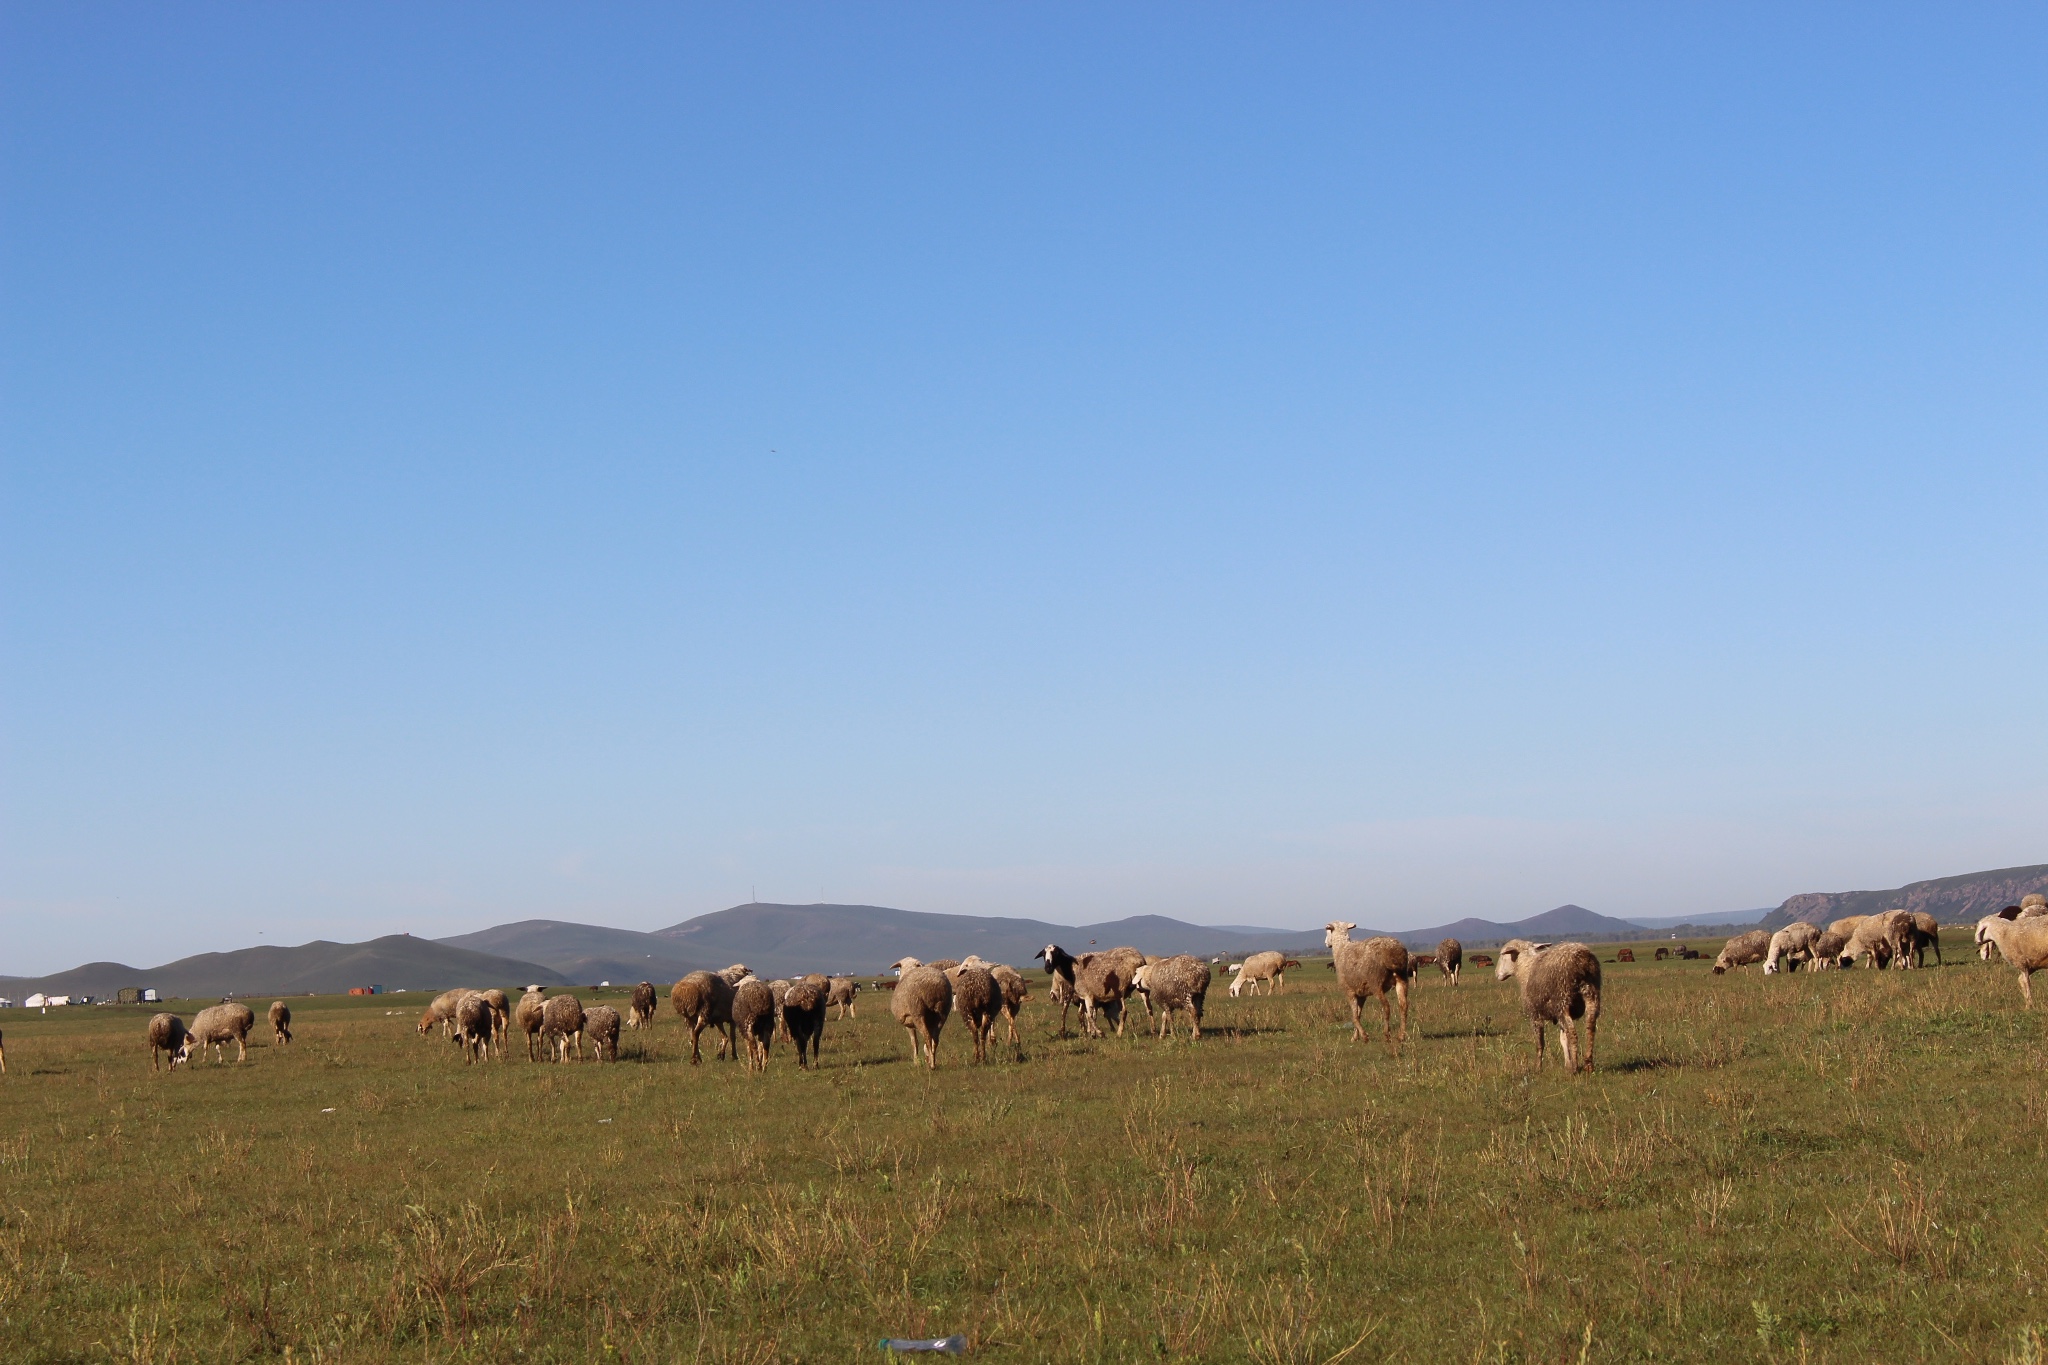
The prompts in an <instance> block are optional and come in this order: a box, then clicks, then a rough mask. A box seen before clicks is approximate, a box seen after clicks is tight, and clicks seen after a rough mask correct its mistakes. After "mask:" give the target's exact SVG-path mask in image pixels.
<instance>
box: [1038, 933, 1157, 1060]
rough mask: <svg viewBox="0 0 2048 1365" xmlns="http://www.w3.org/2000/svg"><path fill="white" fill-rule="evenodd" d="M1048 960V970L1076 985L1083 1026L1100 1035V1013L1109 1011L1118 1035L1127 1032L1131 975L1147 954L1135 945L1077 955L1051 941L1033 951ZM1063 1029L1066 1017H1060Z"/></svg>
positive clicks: (1092, 1033)
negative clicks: (1098, 1018) (1126, 1014)
mask: <svg viewBox="0 0 2048 1365" xmlns="http://www.w3.org/2000/svg"><path fill="white" fill-rule="evenodd" d="M1032 956H1033V957H1035V958H1043V959H1044V960H1045V970H1046V971H1047V972H1049V973H1051V974H1052V975H1054V976H1057V977H1059V978H1060V979H1062V980H1064V981H1065V982H1066V983H1067V985H1068V986H1070V987H1072V988H1073V992H1074V998H1075V1000H1076V1001H1077V1002H1078V1003H1079V1004H1080V1006H1081V1027H1082V1029H1083V1031H1085V1032H1086V1033H1087V1034H1088V1036H1089V1037H1091V1038H1100V1037H1101V1036H1102V1028H1101V1026H1100V1025H1099V1024H1098V1023H1097V1022H1096V1018H1095V1016H1096V1013H1097V1011H1101V1012H1103V1013H1105V1014H1108V1015H1109V1016H1110V1017H1111V1018H1112V1019H1114V1020H1115V1022H1116V1032H1117V1036H1118V1037H1122V1036H1123V1032H1124V999H1125V997H1126V996H1128V995H1129V994H1130V993H1131V975H1132V973H1133V972H1135V971H1137V969H1138V968H1139V967H1140V966H1142V965H1144V960H1145V957H1144V954H1143V953H1140V952H1138V951H1137V949H1135V948H1112V949H1110V950H1109V951H1107V952H1102V953H1084V954H1082V955H1081V956H1080V957H1075V956H1074V955H1073V954H1071V953H1069V952H1068V951H1067V950H1066V949H1064V948H1062V947H1060V946H1059V945H1058V944H1057V943H1048V944H1046V945H1045V947H1043V948H1040V949H1039V950H1038V951H1037V952H1035V953H1033V954H1032ZM1060 1027H1061V1032H1062V1033H1064V1032H1065V1031H1066V1016H1065V1015H1064V1014H1062V1015H1061V1016H1060Z"/></svg>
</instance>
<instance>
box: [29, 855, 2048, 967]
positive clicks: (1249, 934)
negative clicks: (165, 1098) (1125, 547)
mask: <svg viewBox="0 0 2048 1365" xmlns="http://www.w3.org/2000/svg"><path fill="white" fill-rule="evenodd" d="M2034 891H2048V864H2042V865H2039V866H2034V867H2014V868H2003V869H2000V870H1997V871H1993V872H1974V873H1967V874H1965V875H1963V876H1959V877H1943V878H1939V879H1937V880H1934V881H1925V882H1914V883H1912V884H1911V885H1909V886H1903V887H1900V888H1898V889H1897V890H1893V891H1843V892H1826V893H1810V894H1806V895H1799V896H1793V897H1791V898H1790V899H1789V900H1787V901H1785V903H1784V904H1783V905H1781V906H1779V907H1778V908H1777V909H1776V910H1774V911H1771V912H1770V913H1769V914H1768V915H1764V916H1763V917H1762V923H1763V925H1764V926H1765V927H1767V928H1777V927H1779V926H1782V925H1783V924H1785V923H1787V922H1789V921H1790V920H1792V919H1795V918H1796V919H1804V920H1808V921H1811V922H1814V923H1824V922H1826V921H1827V920H1830V919H1835V918H1839V917H1840V916H1842V915H1850V914H1862V913H1867V912H1869V911H1872V910H1888V909H1891V908H1893V907H1894V906H1901V907H1904V908H1906V909H1910V910H1926V911H1928V912H1929V913H1931V914H1933V915H1935V916H1936V917H1937V918H1939V919H1941V920H1943V921H1944V922H1949V923H1953V922H1955V921H1958V920H1963V921H1968V920H1973V919H1975V918H1977V917H1978V916H1980V915H1984V914H1988V913H1990V912H1991V911H1992V910H1996V909H1997V908H1998V907H1999V906H2001V905H2009V904H2012V903H2014V902H2016V901H2018V900H2019V899H2020V898H2021V897H2022V896H2025V895H2027V894H2029V893H2030V892H2034ZM1759 913H1760V912H1757V911H1748V912H1740V911H1732V912H1727V913H1725V914H1720V915H1707V916H1701V917H1699V918H1697V919H1694V920H1692V921H1691V922H1689V923H1684V924H1682V923H1680V922H1679V921H1677V920H1675V919H1671V918H1663V919H1652V920H1625V919H1616V918H1614V917H1613V916H1611V915H1601V914H1596V913H1595V912H1593V911H1591V910H1588V909H1586V908H1585V907H1584V906H1579V905H1560V906H1558V907H1557V908H1556V909H1554V910H1546V911H1544V912H1543V913H1542V914H1540V915H1531V916H1530V917H1528V918H1527V919H1521V920H1513V921H1508V922H1505V923H1503V922H1500V921H1496V920H1488V919H1478V918H1467V919H1461V920H1458V921H1456V922H1455V923H1452V924H1443V925H1437V926H1435V927H1433V928H1428V929H1408V930H1401V931H1396V932H1394V933H1393V934H1392V935H1391V936H1392V937H1394V938H1398V939H1400V940H1401V941H1402V942H1404V943H1406V944H1408V945H1409V946H1410V947H1414V948H1422V949H1425V950H1426V949H1428V948H1432V947H1434V946H1435V945H1436V943H1437V942H1438V941H1439V940H1441V939H1444V938H1455V939H1458V940H1460V941H1461V942H1463V943H1465V944H1466V945H1467V946H1488V945H1492V944H1497V943H1500V942H1502V941H1503V940H1506V939H1510V938H1529V939H1535V940H1538V941H1542V940H1545V939H1550V940H1555V939H1563V938H1577V939H1587V940H1596V941H1597V940H1608V941H1612V940H1616V939H1630V938H1642V937H1644V936H1646V935H1648V934H1653V933H1654V934H1657V935H1660V936H1661V935H1663V934H1667V933H1670V932H1672V931H1673V930H1674V929H1679V930H1683V929H1696V930H1698V931H1699V932H1697V933H1695V934H1693V935H1692V936H1693V937H1699V938H1705V937H1710V936H1713V935H1715V934H1718V933H1725V932H1729V931H1730V930H1732V929H1734V928H1736V927H1740V926H1742V925H1744V924H1747V923H1755V922H1756V919H1757V916H1758V915H1759ZM1380 932H1383V931H1380V930H1377V929H1373V928H1371V927H1369V926H1361V927H1360V928H1359V929H1357V930H1355V931H1354V936H1355V937H1359V938H1364V937H1369V936H1371V935H1374V934H1377V933H1380ZM1048 943H1057V944H1059V945H1060V946H1061V947H1063V948H1066V949H1067V950H1069V951H1070V952H1077V953H1078V952H1085V951H1086V950H1088V949H1089V948H1091V947H1102V948H1108V947H1113V946H1116V945H1119V944H1130V945H1132V946H1134V947H1136V948H1139V949H1141V950H1142V951H1144V952H1148V953H1194V954H1195V955H1197V956H1200V957H1216V956H1224V957H1230V958H1237V957H1241V956H1243V955H1244V954H1246V953H1251V952H1257V951H1259V950H1260V949H1265V948H1271V949H1276V950H1278V951H1280V952H1284V953H1290V954H1293V955H1295V956H1306V955H1309V954H1313V953H1319V952H1321V951H1323V934H1322V930H1321V929H1256V928H1249V927H1246V926H1243V925H1226V926H1217V925H1199V924H1188V923H1185V922H1183V921H1181V920H1177V919H1169V918H1167V917H1166V916H1163V915H1138V916H1134V917H1132V918H1129V919H1120V920H1109V921H1106V922H1104V923H1100V924H1084V925H1078V926H1076V925H1067V924H1050V923H1047V922H1045V921H1043V920H1034V919H1010V918H989V917H984V916H980V915H936V914H925V913H922V912H919V911H913V910H896V909H892V908H890V907H888V906H882V905H823V904H820V905H771V904H750V905H736V906H733V907H732V908H731V909H729V910H719V911H716V912H714V913H712V914H708V915H699V916H698V917H697V918H695V919H692V920H685V921H684V922H683V923H681V924H675V925H671V926H669V927H668V928H666V929H656V930H653V931H652V932H641V931H638V930H633V929H609V928H605V927H603V926H601V925H593V924H571V923H566V922H564V921H561V920H520V921H518V922H517V923H513V924H500V925H497V926H495V927H493V928H490V929H482V930H478V931H477V932H475V933H471V934H458V935H456V936H455V937H453V938H445V939H422V938H414V937H412V936H411V935H408V934H394V935H391V936H389V937H386V938H380V939H373V940H371V941H370V942H368V943H327V942H315V943H306V944H301V945H299V946H298V947H296V948H281V947H263V948H245V949H242V950H241V951H240V952H234V953H202V954H200V955H199V956H197V957H188V958H182V959H180V960H179V961H176V962H170V963H165V964H164V965H162V966H159V967H149V968H136V967H129V966H126V965H124V964H121V963H118V962H95V963H89V964H87V965H86V966H83V967H76V968H73V969H72V970H71V971H68V972H62V973H59V974H57V975H56V976H51V977H42V978H23V977H0V994H5V995H9V996H12V997H13V998H15V999H20V998H21V997H23V996H25V995H27V994H29V993H30V992H33V991H42V992H45V993H53V992H59V993H69V994H80V993H84V994H90V995H95V996H107V995H112V994H113V993H114V992H115V991H116V990H118V989H119V988H121V987H123V986H151V987H154V988H155V989H156V990H157V991H158V992H159V993H160V994H161V995H163V996H164V997H165V998H167V999H168V998H172V997H184V998H194V997H197V998H213V997H218V996H221V995H227V994H237V995H259V994H273V993H274V994H279V995H283V994H294V993H303V992H307V991H317V992H321V993H323V994H324V993H329V992H337V991H345V990H347V989H348V988H349V987H351V986H366V985H371V984H377V985H381V986H384V987H386V988H387V989H395V988H399V987H404V988H408V989H416V990H418V989H434V990H441V989H445V988H447V987H449V986H454V985H475V986H485V985H497V986H507V987H510V986H523V985H526V984H527V983H529V982H539V983H541V984H542V985H547V986H565V985H570V984H572V983H573V984H582V985H589V984H592V983H595V982H599V981H612V982H627V981H639V980H643V979H645V980H649V981H655V982H665V981H673V980H675V979H676V978H678V977H681V976H683V975H685V974H686V973H688V972H691V971H695V970H698V969H700V968H717V967H723V966H726V965H727V964H729V963H733V962H744V963H746V964H747V965H749V966H750V967H752V968H754V969H755V970H756V971H759V972H762V973H764V974H767V975H770V976H786V975H790V974H793V973H796V972H806V971H825V972H857V973H879V972H882V971H884V970H886V969H887V968H888V966H889V965H890V964H891V963H893V962H895V961H897V960H898V959H899V958H904V957H919V958H926V959H930V958H938V957H965V956H967V955H968V954H969V953H979V954H980V955H981V956H983V957H985V958H987V959H988V960H989V961H991V962H1008V963H1011V964H1013V965H1016V966H1020V967H1021V966H1024V965H1025V964H1027V963H1028V962H1030V960H1031V956H1032V954H1034V953H1036V952H1037V951H1038V950H1039V949H1040V948H1043V947H1044V946H1045V945H1046V944H1048Z"/></svg>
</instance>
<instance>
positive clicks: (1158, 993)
mask: <svg viewBox="0 0 2048 1365" xmlns="http://www.w3.org/2000/svg"><path fill="white" fill-rule="evenodd" d="M1211 979H1212V978H1211V975H1210V971H1209V964H1208V963H1206V962H1204V961H1202V960H1201V959H1200V958H1197V957H1190V956H1189V955H1188V954H1186V953H1182V954H1181V955H1180V956H1178V957H1169V958H1165V959H1163V960H1161V961H1158V962H1148V963H1146V964H1145V965H1144V966H1142V967H1140V968H1138V971H1137V974H1136V977H1135V978H1134V979H1133V981H1132V984H1133V986H1135V987H1136V988H1138V989H1139V990H1142V991H1143V992H1144V993H1145V998H1146V1000H1147V1002H1148V1003H1150V1004H1151V1005H1152V1006H1154V1007H1155V1008H1156V1009H1157V1010H1158V1011H1159V1036H1160V1037H1161V1038H1164V1037H1166V1035H1167V1034H1169V1033H1171V1032H1172V1031H1173V1016H1174V1012H1175V1011H1176V1010H1185V1011H1186V1012H1187V1016H1188V1034H1189V1036H1190V1037H1194V1038H1199V1037H1201V1036H1202V1003H1203V1001H1204V1000H1206V999H1207V998H1208V995H1209V984H1210V981H1211Z"/></svg>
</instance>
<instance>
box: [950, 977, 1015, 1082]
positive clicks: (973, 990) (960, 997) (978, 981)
mask: <svg viewBox="0 0 2048 1365" xmlns="http://www.w3.org/2000/svg"><path fill="white" fill-rule="evenodd" d="M946 980H947V981H949V982H951V983H952V986H953V1009H954V1012H955V1013H957V1014H958V1015H959V1016H960V1020H961V1022H962V1023H964V1024H966V1025H967V1035H968V1037H969V1038H971V1039H972V1040H973V1042H974V1060H975V1061H977V1062H986V1061H987V1060H988V1043H989V1038H990V1037H991V1036H992V1035H993V1034H994V1033H995V1031H996V1019H997V1018H998V1017H999V1016H1000V1015H1001V1014H1002V1012H1003V988H1002V987H1001V986H998V985H997V984H996V978H995V973H993V972H991V971H990V970H989V969H988V968H986V967H983V966H979V965H977V964H975V963H969V962H963V963H961V964H960V965H959V966H957V967H951V968H948V969H946Z"/></svg>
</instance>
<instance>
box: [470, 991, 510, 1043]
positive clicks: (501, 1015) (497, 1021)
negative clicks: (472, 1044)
mask: <svg viewBox="0 0 2048 1365" xmlns="http://www.w3.org/2000/svg"><path fill="white" fill-rule="evenodd" d="M477 994H478V995H481V996H482V997H483V998H484V1003H485V1004H486V1005H489V1006H490V1007H491V1041H492V1042H493V1043H495V1044H497V1046H498V1060H499V1061H501V1062H502V1061H504V1060H505V1041H506V1039H508V1038H510V1037H511V1036H512V1002H511V1000H509V999H508V998H507V997H506V995H505V992H503V991H501V990H499V989H498V988H497V987H496V986H493V987H491V989H489V990H487V991H478V992H477Z"/></svg>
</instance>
